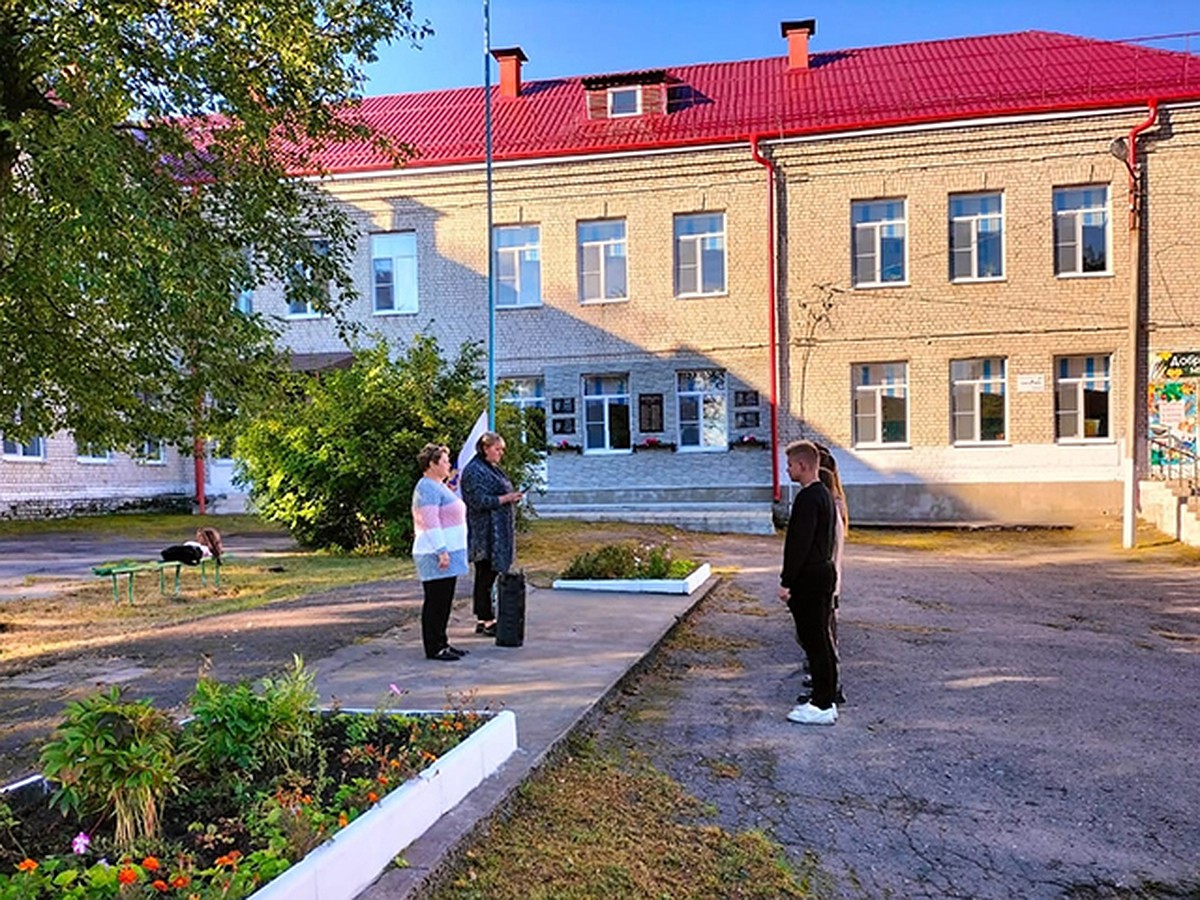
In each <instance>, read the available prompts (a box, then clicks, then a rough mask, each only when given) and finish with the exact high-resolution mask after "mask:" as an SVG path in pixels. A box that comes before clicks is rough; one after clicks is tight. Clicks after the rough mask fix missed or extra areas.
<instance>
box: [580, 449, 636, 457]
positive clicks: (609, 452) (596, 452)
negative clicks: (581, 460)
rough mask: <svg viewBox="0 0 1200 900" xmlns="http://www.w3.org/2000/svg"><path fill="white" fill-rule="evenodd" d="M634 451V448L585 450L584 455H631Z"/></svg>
mask: <svg viewBox="0 0 1200 900" xmlns="http://www.w3.org/2000/svg"><path fill="white" fill-rule="evenodd" d="M632 453H633V450H632V448H628V447H626V448H624V449H617V450H587V449H585V450H584V451H583V455H584V456H629V455H630V454H632Z"/></svg>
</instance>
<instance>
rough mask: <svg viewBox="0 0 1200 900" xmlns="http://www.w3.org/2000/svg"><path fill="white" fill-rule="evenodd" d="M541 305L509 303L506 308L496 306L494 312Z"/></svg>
mask: <svg viewBox="0 0 1200 900" xmlns="http://www.w3.org/2000/svg"><path fill="white" fill-rule="evenodd" d="M593 302H594V301H593ZM543 305H544V304H543V303H542V301H541V300H539V301H538V302H537V303H510V304H509V305H508V306H500V305H499V304H496V312H503V311H505V310H509V309H541V308H542V306H543Z"/></svg>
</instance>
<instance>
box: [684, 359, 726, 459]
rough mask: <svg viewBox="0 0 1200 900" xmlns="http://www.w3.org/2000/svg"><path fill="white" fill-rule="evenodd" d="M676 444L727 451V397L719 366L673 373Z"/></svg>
mask: <svg viewBox="0 0 1200 900" xmlns="http://www.w3.org/2000/svg"><path fill="white" fill-rule="evenodd" d="M676 397H677V399H678V403H679V447H680V449H691V450H718V449H720V450H726V449H728V447H729V415H728V405H729V404H728V398H727V396H726V392H725V373H724V371H722V370H721V369H697V370H693V371H685V372H677V373H676Z"/></svg>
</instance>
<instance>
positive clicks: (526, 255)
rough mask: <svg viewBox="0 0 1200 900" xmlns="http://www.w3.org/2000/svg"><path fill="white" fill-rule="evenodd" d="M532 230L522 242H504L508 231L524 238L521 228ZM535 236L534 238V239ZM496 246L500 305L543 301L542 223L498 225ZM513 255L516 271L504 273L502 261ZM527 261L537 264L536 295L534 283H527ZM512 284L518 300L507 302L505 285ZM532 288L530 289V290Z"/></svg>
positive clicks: (520, 306)
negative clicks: (504, 294) (504, 296)
mask: <svg viewBox="0 0 1200 900" xmlns="http://www.w3.org/2000/svg"><path fill="white" fill-rule="evenodd" d="M522 231H524V232H529V233H530V234H528V235H526V236H525V239H524V240H523V241H521V242H520V243H514V244H508V245H504V246H501V243H502V238H503V236H504V235H512V236H513V237H515V238H520V237H521V235H520V232H522ZM530 238H532V239H530ZM492 246H493V247H494V248H495V257H496V258H495V260H494V263H493V266H494V269H495V273H496V274H495V288H494V289H495V297H496V309H528V308H530V307H535V306H541V305H542V228H541V226H540V225H534V224H524V225H496V226H495V227H494V228H493V229H492ZM505 258H509V265H510V266H511V271H512V275H511V276H510V277H508V278H505V277H504V276H503V274H502V273H503V271H504V266H503V265H502V262H503V260H504V259H505ZM525 264H529V265H531V266H536V267H537V290H536V295H535V291H534V290H533V288H532V287H528V286H527V285H526V284H525V280H526V279H525V274H526V270H525ZM506 284H507V285H509V286H510V287H511V289H512V291H513V293H515V294H516V298H517V299H516V302H515V303H505V302H503V298H502V294H503V292H502V291H501V287H502V286H504V285H506ZM527 288H528V291H527Z"/></svg>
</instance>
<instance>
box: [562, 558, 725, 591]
mask: <svg viewBox="0 0 1200 900" xmlns="http://www.w3.org/2000/svg"><path fill="white" fill-rule="evenodd" d="M711 575H712V567H711V566H709V564H708V563H701V564H700V566H699V567H698V568H697V569H696V570H695V571H694V572H692V574H691V575H689V576H688V577H687V578H559V579H556V580H555V581H554V582H553V584H552V587H553V588H554V589H555V590H566V591H617V592H621V593H629V594H691V593H693V592H695V591H696V589H697V588H699V587H700V585H702V584H704V582H706V581H708V579H709V576H711Z"/></svg>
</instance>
